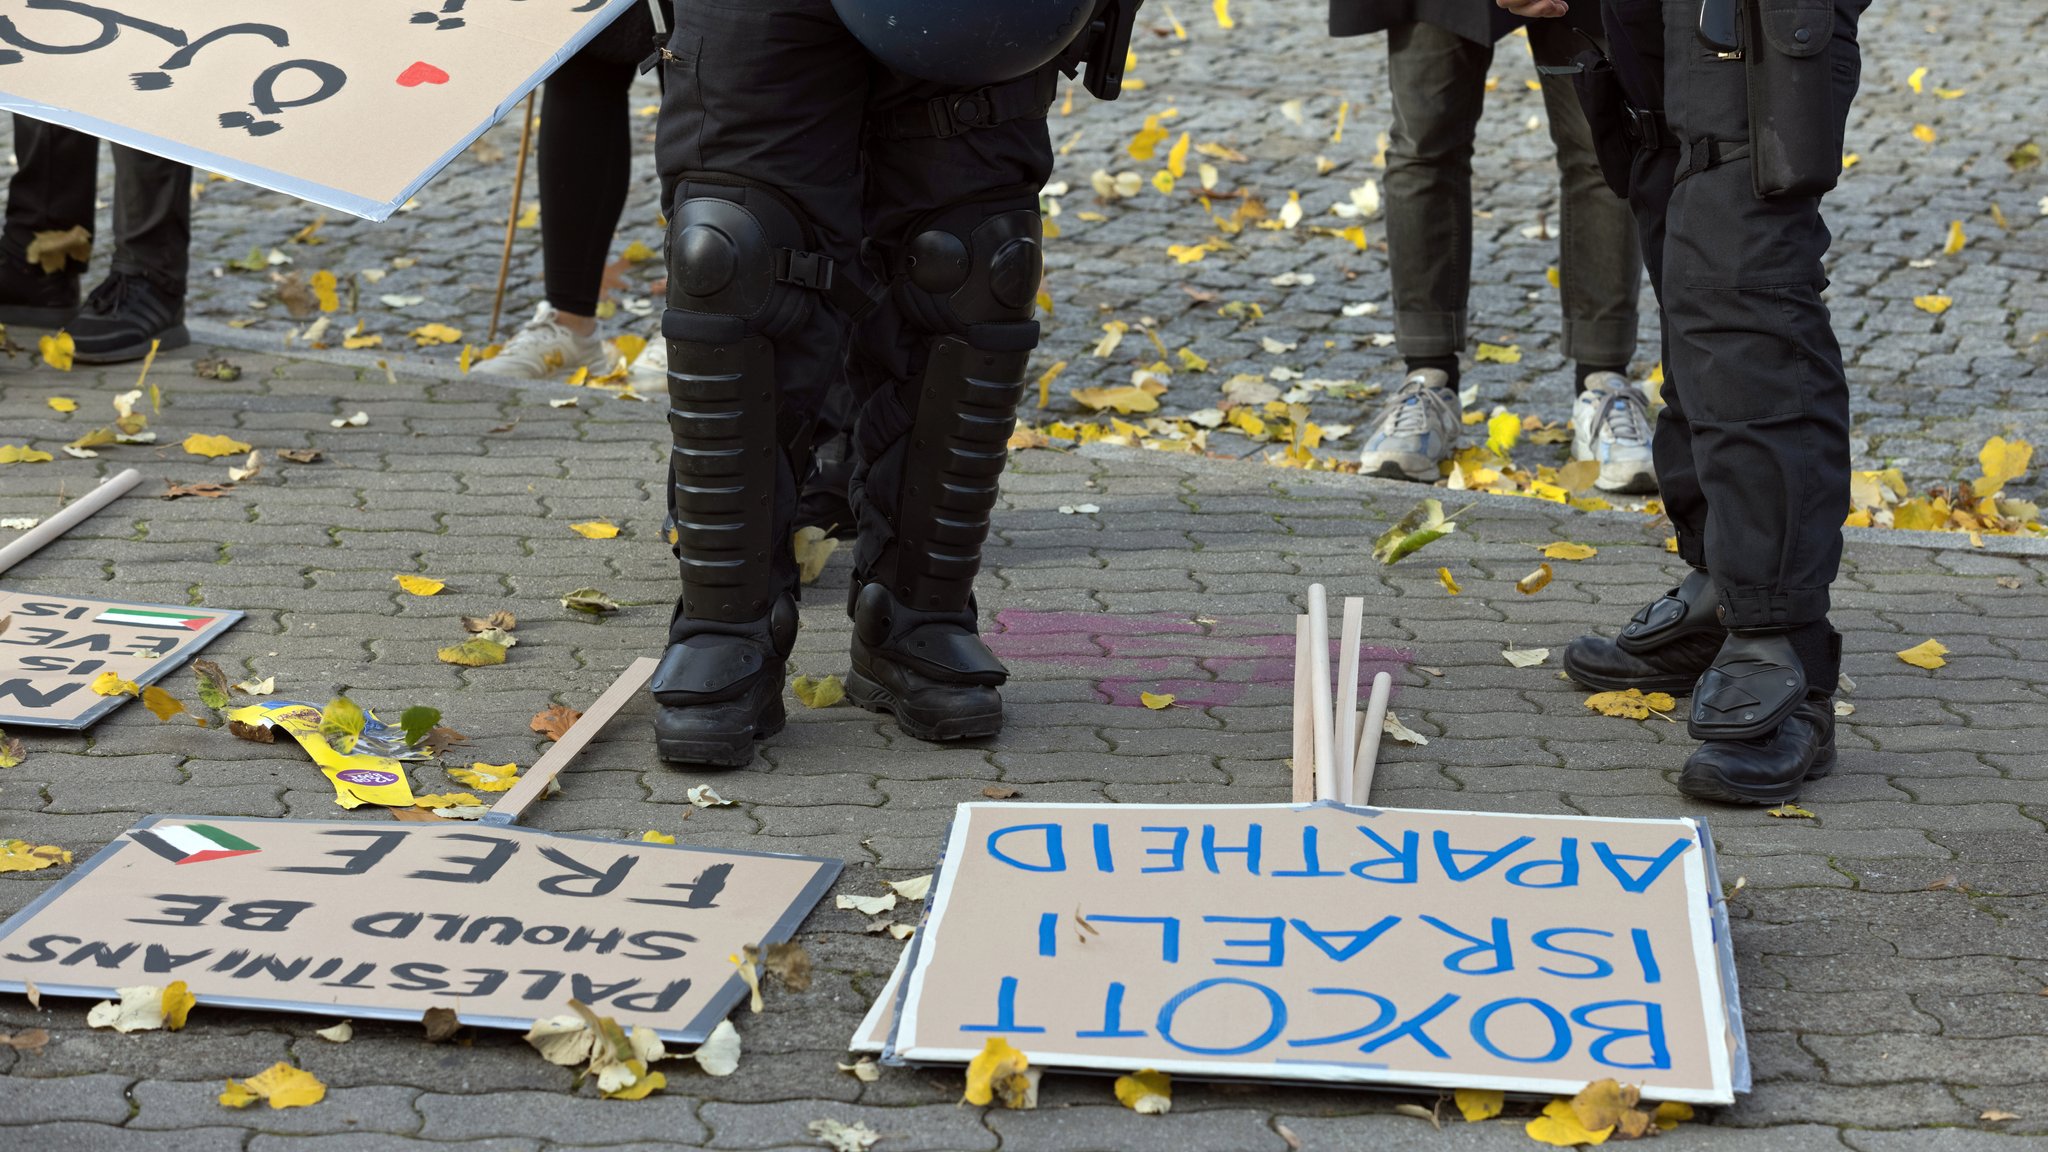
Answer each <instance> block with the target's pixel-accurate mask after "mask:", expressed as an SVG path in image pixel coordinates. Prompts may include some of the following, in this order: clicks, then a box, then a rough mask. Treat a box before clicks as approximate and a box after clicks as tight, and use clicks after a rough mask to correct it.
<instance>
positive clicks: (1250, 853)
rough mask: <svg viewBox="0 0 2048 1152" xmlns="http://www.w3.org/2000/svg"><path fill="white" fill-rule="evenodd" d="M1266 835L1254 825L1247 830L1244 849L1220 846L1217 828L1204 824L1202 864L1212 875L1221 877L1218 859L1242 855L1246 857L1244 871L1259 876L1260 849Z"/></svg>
mask: <svg viewBox="0 0 2048 1152" xmlns="http://www.w3.org/2000/svg"><path fill="white" fill-rule="evenodd" d="M1264 834H1265V829H1264V828H1262V827H1260V826H1259V825H1257V824H1253V825H1250V826H1249V827H1247V828H1246V829H1245V833H1244V835H1245V840H1244V846H1243V847H1241V848H1231V847H1228V846H1218V845H1217V843H1216V826H1215V825H1214V824H1204V825H1202V863H1203V864H1204V865H1205V866H1207V867H1208V869H1209V872H1210V874H1211V875H1221V874H1222V871H1223V870H1222V869H1221V868H1218V867H1217V866H1216V857H1218V856H1223V855H1232V854H1235V855H1241V856H1243V857H1244V870H1245V871H1246V872H1249V873H1250V874H1252V875H1253V876H1257V875H1258V874H1259V847H1260V843H1261V841H1262V840H1263V838H1264Z"/></svg>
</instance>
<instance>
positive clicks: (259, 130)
mask: <svg viewBox="0 0 2048 1152" xmlns="http://www.w3.org/2000/svg"><path fill="white" fill-rule="evenodd" d="M293 71H299V72H310V73H312V74H313V76H314V78H315V79H317V80H319V82H320V86H319V87H318V88H316V89H314V90H313V91H312V93H311V94H309V95H306V96H297V97H293V98H291V99H287V100H280V99H278V97H277V82H278V80H279V79H280V78H282V77H283V76H284V74H285V73H287V72H293ZM347 83H348V73H346V72H344V71H342V70H341V69H340V68H339V67H337V66H335V65H333V64H329V63H327V62H326V61H325V60H286V61H284V62H282V63H278V64H272V65H271V66H270V67H268V68H265V69H264V70H263V71H262V73H261V74H259V75H258V76H257V77H256V82H255V84H253V85H252V86H251V90H250V95H251V96H252V97H253V98H252V99H251V100H250V101H249V105H250V107H252V108H254V109H256V110H257V111H258V112H261V113H263V114H264V115H266V116H275V115H277V114H278V113H280V112H282V111H284V110H285V109H287V108H303V107H305V106H306V105H308V104H318V103H319V102H321V101H322V100H325V99H327V98H328V97H330V96H332V95H334V94H335V93H336V92H339V91H341V89H342V86H343V85H345V84H347ZM220 126H221V127H223V128H240V129H243V130H244V131H246V132H248V133H249V135H251V136H268V135H270V134H271V133H272V132H276V131H278V130H279V129H281V128H283V127H284V125H283V124H280V123H278V122H277V121H275V120H259V119H257V118H256V117H254V116H251V115H249V114H248V113H247V112H243V111H241V110H239V109H237V110H236V111H233V112H223V113H221V114H220Z"/></svg>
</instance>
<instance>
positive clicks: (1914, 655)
mask: <svg viewBox="0 0 2048 1152" xmlns="http://www.w3.org/2000/svg"><path fill="white" fill-rule="evenodd" d="M1898 655H1899V659H1901V660H1904V661H1905V662H1906V663H1908V664H1911V665H1912V666H1913V667H1915V668H1925V669H1927V670H1928V671H1930V672H1931V671H1933V670H1934V669H1936V668H1940V667H1943V666H1945V665H1947V664H1948V661H1946V660H1944V659H1942V657H1943V656H1946V655H1948V646H1947V645H1945V644H1943V643H1942V642H1941V641H1939V640H1925V641H1922V642H1921V643H1918V644H1915V645H1913V646H1912V647H1911V648H1908V649H1906V650H1905V651H1903V652H1901V653H1899V654H1898Z"/></svg>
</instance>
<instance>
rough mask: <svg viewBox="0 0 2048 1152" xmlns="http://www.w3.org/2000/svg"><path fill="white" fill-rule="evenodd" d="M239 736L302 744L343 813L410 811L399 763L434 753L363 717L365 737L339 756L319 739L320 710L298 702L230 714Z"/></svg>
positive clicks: (369, 715)
mask: <svg viewBox="0 0 2048 1152" xmlns="http://www.w3.org/2000/svg"><path fill="white" fill-rule="evenodd" d="M228 723H229V724H230V725H232V726H233V728H232V730H233V731H234V733H235V735H237V736H242V737H243V738H244V739H250V738H257V739H260V738H262V737H270V738H271V739H275V733H276V732H277V730H279V729H283V730H284V732H285V733H286V734H287V735H289V736H290V737H291V738H292V739H293V740H295V741H297V742H298V745H299V747H301V748H303V749H305V750H306V755H308V756H311V757H312V758H313V763H315V764H318V765H319V766H320V773H321V775H323V776H325V777H327V782H328V783H329V784H332V785H334V802H335V803H336V804H339V805H341V806H342V807H343V808H359V807H361V806H363V805H364V804H382V805H384V806H385V807H387V808H410V807H412V801H413V795H412V781H411V780H410V779H409V778H407V776H406V774H405V766H404V765H402V764H400V763H399V761H401V760H431V759H433V755H432V753H429V752H427V751H425V750H424V749H419V748H414V747H413V746H412V745H410V744H407V743H406V742H405V734H404V733H402V732H400V731H399V730H398V729H396V728H393V727H391V726H390V725H388V724H386V723H384V722H383V721H381V720H379V719H377V714H376V713H374V712H371V711H369V710H367V709H365V710H364V712H363V731H362V735H360V736H358V737H356V742H355V745H354V746H353V747H351V748H350V749H349V750H348V751H347V752H338V751H336V750H335V748H334V745H332V744H329V743H328V742H327V737H325V736H322V735H321V734H320V708H319V706H318V705H315V704H307V703H303V702H301V701H298V700H265V701H263V702H262V703H259V704H251V705H249V706H248V707H246V708H237V709H235V710H234V711H233V712H230V713H228Z"/></svg>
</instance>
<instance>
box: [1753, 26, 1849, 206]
mask: <svg viewBox="0 0 2048 1152" xmlns="http://www.w3.org/2000/svg"><path fill="white" fill-rule="evenodd" d="M1744 7H1745V8H1746V9H1747V12H1746V13H1745V17H1746V18H1745V19H1744V21H1743V33H1744V41H1745V43H1744V44H1743V53H1742V60H1743V68H1744V72H1745V76H1746V78H1747V81H1748V85H1749V165H1750V173H1751V176H1752V178H1753V179H1754V181H1755V186H1756V194H1757V196H1758V197H1760V198H1763V199H1772V198H1776V197H1802V196H1819V195H1821V194H1822V193H1825V192H1827V191H1828V190H1830V189H1832V188H1833V187H1834V186H1835V183H1836V181H1838V180H1839V179H1840V178H1841V175H1842V134H1843V125H1844V122H1845V120H1846V117H1845V115H1844V112H1845V109H1842V108H1840V107H1838V106H1837V105H1836V103H1835V101H1836V87H1835V80H1834V76H1833V71H1832V67H1831V61H1830V58H1829V57H1830V54H1829V52H1828V50H1827V49H1828V44H1829V43H1830V42H1831V41H1832V40H1833V39H1834V30H1835V4H1834V0H1746V3H1745V4H1744Z"/></svg>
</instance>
